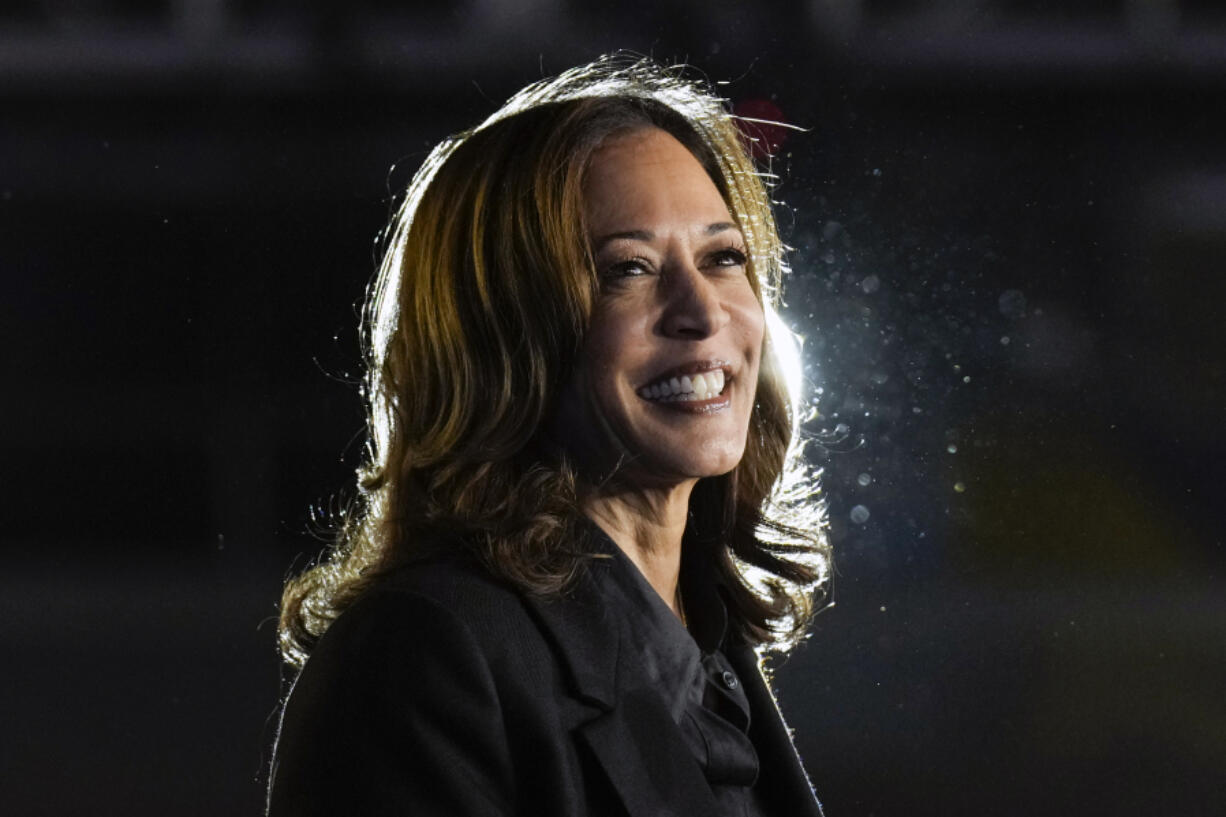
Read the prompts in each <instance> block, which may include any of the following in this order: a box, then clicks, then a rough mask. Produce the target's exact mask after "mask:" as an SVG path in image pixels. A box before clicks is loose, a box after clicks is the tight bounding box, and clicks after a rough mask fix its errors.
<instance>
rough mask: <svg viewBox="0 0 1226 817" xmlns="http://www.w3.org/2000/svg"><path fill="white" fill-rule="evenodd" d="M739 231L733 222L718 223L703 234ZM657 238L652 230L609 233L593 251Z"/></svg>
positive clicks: (708, 226) (708, 227) (594, 243)
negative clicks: (623, 243) (626, 242)
mask: <svg viewBox="0 0 1226 817" xmlns="http://www.w3.org/2000/svg"><path fill="white" fill-rule="evenodd" d="M739 229H740V228H739V227H737V226H736V224H734V223H732V222H731V221H717V222H715V223H714V224H708V225H707V226H706V229H704V230H703V231H702V233H703V235H716V234H718V233H722V232H724V231H725V230H739ZM655 237H656V234H655V233H653V232H652V231H651V230H624V231H622V232H617V233H609V234H608V235H604V236H601V237H600V238H598V239H596V241H594V242H592V250H593V252H600V250H602V249H604V247H605V245H606V244H609V243H610V242H613V241H620V240H623V239H624V240H629V241H644V242H649V241H652V240H654V239H655Z"/></svg>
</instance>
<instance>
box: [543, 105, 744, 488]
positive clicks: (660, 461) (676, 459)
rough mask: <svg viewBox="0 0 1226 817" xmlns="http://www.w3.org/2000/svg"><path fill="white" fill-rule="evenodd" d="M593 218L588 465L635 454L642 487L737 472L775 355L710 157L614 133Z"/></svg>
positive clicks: (575, 403)
mask: <svg viewBox="0 0 1226 817" xmlns="http://www.w3.org/2000/svg"><path fill="white" fill-rule="evenodd" d="M584 215H585V219H586V223H587V228H588V238H589V241H590V245H591V250H592V256H593V259H594V260H595V264H596V272H597V275H598V276H599V280H600V297H599V299H598V301H597V303H596V305H595V309H594V312H593V315H592V320H591V325H590V327H589V329H588V332H587V335H586V340H585V345H584V354H583V359H582V361H581V364H580V367H579V372H578V373H577V376H576V377H575V379H574V380H573V381H572V382H571V383H570V384H569V386H568V387H567V389H566V392H565V393H564V395H563V398H562V406H561V410H560V414H559V418H558V419H559V421H560V422H561V424H562V425H563V426H565V428H564V430H563V436H564V437H565V438H566V439H567V440H568V445H569V446H570V447H571V448H572V449H573V448H575V447H583V448H585V449H586V450H581V451H574V452H573V453H575V454H577V455H578V456H579V458H580V460H581V461H587V462H588V463H589V464H592V463H598V464H600V465H602V466H607V465H608V462H609V460H610V459H611V458H615V457H616V452H611V451H609V450H607V449H608V448H609V444H608V443H607V442H603V443H602V442H600V440H602V439H607V435H601V434H600V433H599V432H598V431H597V423H596V420H595V418H593V416H592V415H593V413H596V414H598V416H599V417H600V418H603V420H604V421H605V422H606V423H607V426H608V430H609V432H611V433H612V434H613V435H614V436H615V438H616V439H617V440H619V441H620V443H621V447H622V448H624V449H625V450H626V451H627V453H628V454H629V455H630V456H629V458H628V460H627V461H626V462H624V463H623V465H622V469H621V471H620V472H619V473H621V474H622V475H623V477H627V478H630V479H631V480H632V481H633V482H635V483H636V484H639V485H651V484H661V485H666V484H677V483H680V482H685V481H692V480H695V479H697V478H700V477H708V476H716V475H719V474H725V473H727V472H728V471H731V470H732V469H733V468H734V467H736V465H737V463H738V462H740V460H741V456H742V455H743V453H744V451H745V441H746V436H747V433H748V428H749V417H750V413H751V411H752V409H753V403H754V395H755V392H756V388H757V382H758V366H759V361H760V358H761V354H762V340H763V332H764V317H763V311H762V305H761V304H760V303H759V302H758V298H757V296H756V295H755V294H754V290H753V288H752V287H751V285H750V282H749V278H748V276H747V266H746V248H745V241H744V238H743V237H742V235H741V233H740V230H739V229H738V228H737V226H736V224H735V223H734V221H733V219H732V216H731V215H730V214H729V212H728V207H727V205H726V204H725V203H724V200H723V197H722V196H721V195H720V193H719V190H718V189H717V188H716V186H715V184H714V182H713V181H712V180H711V178H710V177H709V176H708V175H707V172H706V171H705V170H704V169H703V167H702V165H701V164H700V163H699V162H698V160H697V159H696V158H695V157H694V155H693V154H691V153H690V151H689V150H688V149H686V148H685V147H684V146H683V145H682V144H681V143H680V142H678V141H677V140H676V139H675V138H674V137H673V136H671V135H669V134H668V133H667V132H665V131H663V130H660V129H657V128H650V129H644V130H639V131H634V132H631V133H629V134H625V135H620V136H617V137H614V138H611V139H610V140H608V141H607V142H605V143H604V144H603V145H602V146H601V147H600V149H599V150H597V151H596V152H595V154H594V155H593V157H592V160H591V164H590V166H589V169H588V173H587V176H586V177H585V182H584Z"/></svg>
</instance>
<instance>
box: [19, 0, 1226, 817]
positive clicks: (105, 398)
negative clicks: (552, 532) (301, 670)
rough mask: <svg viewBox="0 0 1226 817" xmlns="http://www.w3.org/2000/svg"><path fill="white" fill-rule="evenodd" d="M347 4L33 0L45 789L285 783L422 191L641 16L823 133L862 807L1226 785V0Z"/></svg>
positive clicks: (812, 310)
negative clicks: (405, 213)
mask: <svg viewBox="0 0 1226 817" xmlns="http://www.w3.org/2000/svg"><path fill="white" fill-rule="evenodd" d="M325 5H326V8H325V7H324V6H319V7H317V6H315V5H313V4H312V5H310V6H309V8H310V9H311V10H307V6H304V5H303V4H297V3H290V2H286V1H285V0H174V1H171V0H132V1H130V2H119V0H109V1H107V0H103V1H102V2H92V3H86V2H76V0H59V1H58V2H57V1H56V0H9V2H7V3H5V4H4V7H3V10H2V11H0V273H2V274H3V281H4V289H3V293H4V294H3V297H2V298H0V310H2V311H0V316H2V320H0V332H2V333H3V336H2V340H3V342H2V344H0V348H2V349H3V351H2V352H0V354H2V355H3V356H4V369H3V371H4V373H5V378H6V380H7V382H8V383H9V386H8V389H7V391H8V393H9V395H10V396H9V398H7V399H6V400H5V401H4V410H3V417H4V422H3V423H0V449H2V456H3V460H4V469H3V473H4V491H3V497H4V503H5V506H6V510H5V512H4V526H3V527H4V529H3V534H2V537H3V546H4V567H3V570H0V656H3V671H2V672H0V678H2V679H3V680H0V724H2V728H3V737H2V738H0V780H3V785H2V786H0V810H2V811H3V812H4V813H5V814H32V815H33V814H37V815H77V814H96V813H111V812H115V813H125V814H129V815H165V814H174V815H197V814H198V815H216V814H256V813H259V812H260V809H261V806H262V797H263V793H262V787H263V785H264V782H265V779H266V767H267V763H268V760H269V746H270V742H271V740H272V738H273V734H274V724H275V713H276V707H277V704H278V698H279V695H280V692H281V683H282V677H281V670H280V669H279V666H278V660H277V656H276V652H275V633H274V626H273V620H274V616H275V612H276V603H277V599H278V595H279V590H280V586H281V582H282V581H283V579H284V577H285V576H286V575H287V574H288V573H290V572H291V571H293V570H296V569H299V568H301V566H302V565H304V564H305V563H306V562H307V561H308V560H309V559H311V558H313V557H314V556H315V555H317V554H318V553H319V551H320V550H321V549H322V548H323V547H324V542H323V540H322V539H321V538H320V536H319V535H318V530H319V522H318V520H319V519H326V517H327V515H328V513H329V509H330V508H335V507H336V506H337V505H338V503H339V501H340V500H339V499H338V497H339V496H341V495H343V492H344V491H345V489H346V487H347V485H348V482H349V477H350V473H351V470H352V468H353V466H354V465H355V464H356V463H357V459H358V456H359V453H360V450H361V432H362V428H361V413H360V405H359V401H358V394H357V388H356V386H355V383H354V381H355V378H356V376H357V374H358V365H357V364H358V345H357V329H356V325H357V319H356V312H357V308H358V305H359V303H360V301H361V298H362V295H363V291H364V288H365V285H366V283H367V281H368V279H369V277H370V274H371V273H372V271H373V269H374V265H375V238H376V235H377V233H378V232H379V230H380V229H381V228H382V226H383V225H384V223H385V221H386V219H387V216H388V212H389V207H390V202H391V199H392V197H393V195H394V194H395V193H396V192H398V191H400V190H401V189H403V187H404V185H405V184H406V183H407V181H408V179H409V178H410V176H411V174H412V172H413V170H414V169H415V168H416V166H417V165H418V163H419V162H420V161H421V160H422V159H423V158H424V156H425V154H426V152H427V151H428V149H429V148H430V147H431V146H432V145H433V144H434V143H435V142H437V141H438V140H439V139H441V138H442V137H443V136H445V135H447V134H449V133H451V132H453V131H456V130H459V129H461V128H464V127H467V126H470V125H472V124H475V123H476V122H477V121H479V120H480V119H482V118H484V117H485V116H486V115H487V114H489V113H490V112H492V111H493V110H494V109H495V107H496V106H497V105H498V104H499V103H501V101H502V100H504V99H505V98H506V97H507V96H508V95H509V94H510V93H512V92H513V91H515V90H516V89H518V88H519V87H520V86H522V85H523V84H525V83H526V82H529V81H531V80H533V79H537V78H540V77H541V76H542V75H551V74H554V73H557V72H558V71H561V70H563V69H565V68H567V67H570V66H572V65H574V64H578V63H580V62H585V61H587V60H590V59H592V58H594V57H596V56H598V55H599V54H601V53H605V52H609V51H612V50H615V49H631V50H634V51H636V52H639V53H643V54H652V55H654V56H656V57H657V58H659V59H661V60H663V61H667V62H676V61H688V62H690V63H691V64H693V65H694V66H696V67H697V68H698V69H701V70H702V71H703V72H705V74H706V75H707V76H708V77H710V79H711V80H712V81H715V82H719V83H721V84H720V85H719V90H720V93H721V94H723V95H725V96H726V97H728V98H729V99H730V100H731V101H732V102H733V103H734V104H735V105H736V106H737V109H738V110H740V111H742V112H745V113H746V114H748V115H755V116H765V117H768V118H771V117H773V118H780V119H782V120H784V121H786V122H788V123H792V124H795V125H799V126H801V127H803V128H804V129H805V130H804V131H803V132H798V131H771V132H769V133H767V134H764V137H765V138H766V140H767V141H771V142H773V143H774V144H775V147H776V150H775V153H776V156H775V159H774V160H773V162H772V163H771V170H773V172H774V173H775V174H777V175H778V176H779V183H778V186H777V189H776V194H777V197H778V198H779V200H780V201H781V202H782V203H781V205H780V209H779V216H780V221H781V224H782V228H783V232H784V234H785V237H786V239H787V241H788V242H789V243H790V244H791V245H792V246H793V247H794V253H793V254H792V265H793V272H792V274H791V279H790V281H789V283H788V290H787V310H786V314H787V317H788V319H789V320H790V321H791V323H792V325H794V326H795V327H796V329H797V331H799V332H800V333H801V334H803V335H804V336H805V337H806V353H807V358H806V359H807V362H808V372H807V374H808V376H809V378H810V381H811V388H812V390H813V394H814V396H815V400H816V406H817V409H818V410H819V412H820V416H819V417H817V418H816V419H815V420H814V421H813V422H811V423H810V424H809V425H808V427H807V428H808V431H809V432H810V435H811V439H810V442H809V443H808V451H809V454H810V456H812V457H813V458H814V459H815V461H818V462H820V463H821V464H822V465H823V467H824V468H825V477H824V479H825V483H824V485H825V490H826V494H827V498H828V501H829V510H830V529H831V535H832V538H833V541H834V547H835V554H836V568H837V576H836V579H835V589H834V596H835V600H836V604H835V606H834V607H832V608H830V609H828V610H826V611H825V612H823V613H822V614H821V615H820V616H819V618H818V620H817V624H816V627H815V631H814V634H813V636H812V638H811V639H810V640H809V642H808V643H806V644H805V645H803V646H802V647H800V648H799V649H798V650H796V651H795V652H794V653H793V654H792V655H791V656H790V657H789V658H788V659H787V661H786V662H775V665H776V667H777V670H776V678H777V682H778V686H779V693H780V698H781V704H782V707H783V709H784V711H785V713H786V715H787V716H788V719H789V722H790V724H791V725H792V726H793V727H794V729H795V732H796V742H797V746H798V748H799V749H800V752H801V754H802V756H803V757H804V759H805V762H806V765H807V766H808V769H809V771H810V773H811V776H812V778H813V782H814V784H815V786H816V788H817V791H818V793H819V795H820V796H821V798H822V799H823V801H824V802H825V805H826V808H827V813H828V815H829V817H852V815H855V817H863V816H865V815H878V816H879V817H881V816H884V815H908V817H917V816H918V815H942V816H943V817H949V816H950V815H982V814H985V813H986V814H994V815H1023V814H1025V815H1033V814H1053V815H1064V814H1078V815H1094V814H1111V815H1141V814H1145V815H1152V814H1180V815H1201V814H1204V815H1209V814H1214V815H1217V814H1221V813H1223V809H1224V808H1226V790H1224V789H1226V783H1224V782H1223V781H1224V775H1223V771H1222V770H1223V769H1226V695H1224V693H1226V579H1224V577H1223V568H1224V567H1226V548H1224V547H1223V529H1224V527H1226V525H1224V523H1226V510H1224V509H1223V504H1224V503H1223V501H1222V499H1221V497H1220V494H1221V492H1222V490H1223V488H1224V487H1226V468H1224V467H1223V457H1224V456H1226V433H1224V432H1223V429H1222V426H1223V424H1224V423H1226V374H1224V370H1226V363H1224V357H1226V355H1223V348H1224V345H1226V344H1224V341H1226V338H1224V334H1226V333H1223V331H1222V324H1223V317H1222V308H1223V304H1226V274H1224V273H1226V269H1223V260H1222V259H1223V258H1224V257H1226V138H1224V137H1226V132H1224V130H1223V124H1224V123H1226V119H1224V118H1223V116H1222V114H1221V113H1220V111H1221V108H1222V105H1223V102H1226V10H1222V9H1221V6H1220V4H1219V3H1216V2H1210V0H1064V1H1063V2H1059V3H1057V2H1030V3H1027V2H1019V1H1018V0H996V1H995V2H991V1H990V0H983V1H982V2H980V1H978V0H809V2H796V3H784V2H762V3H758V4H755V5H753V6H752V7H751V6H750V5H749V4H744V3H734V2H719V1H718V0H715V1H713V0H708V2H704V3H697V2H689V0H659V2H655V3H651V4H646V3H622V4H618V5H617V7H616V8H610V9H601V8H599V7H595V6H591V5H589V4H587V3H579V2H573V1H572V2H568V1H567V0H531V1H530V2H521V3H514V2H507V0H470V1H469V2H459V3H454V4H436V3H420V2H405V3H395V2H390V0H355V2H350V3H347V4H343V5H342V4H325Z"/></svg>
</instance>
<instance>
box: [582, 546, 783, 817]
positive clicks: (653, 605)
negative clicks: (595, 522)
mask: <svg viewBox="0 0 1226 817" xmlns="http://www.w3.org/2000/svg"><path fill="white" fill-rule="evenodd" d="M593 527H595V526H593ZM592 542H593V548H594V550H595V551H596V552H597V553H599V554H601V555H603V556H604V557H605V558H608V559H609V561H610V567H611V569H609V570H596V571H593V573H594V574H595V576H596V585H597V587H598V588H599V590H600V592H601V593H602V594H603V595H604V597H605V599H606V601H607V603H608V607H609V609H611V610H613V611H615V615H616V616H617V619H618V625H619V626H620V627H622V628H623V630H624V633H625V635H626V636H628V638H627V641H628V643H631V644H634V645H636V646H637V647H638V657H639V659H640V661H641V662H642V665H643V670H644V674H645V675H646V677H647V679H648V680H649V682H650V683H651V685H652V686H653V687H655V688H656V689H657V690H658V691H659V693H660V695H661V696H663V698H664V701H665V704H666V705H667V706H668V708H669V711H670V712H671V714H672V716H673V720H674V721H675V722H676V723H677V726H678V728H679V729H680V730H681V733H682V735H683V736H684V737H685V741H686V744H687V745H688V746H689V748H690V752H691V754H692V755H693V756H694V760H695V762H696V763H697V764H698V765H699V767H700V768H701V769H702V771H703V773H704V775H705V776H706V778H707V782H708V783H709V784H710V785H711V791H712V793H713V794H714V795H715V799H716V800H717V801H718V802H719V805H720V811H719V815H718V817H765V813H764V812H763V810H762V808H761V804H760V802H759V799H758V797H757V796H756V792H755V791H754V788H753V786H754V783H755V782H756V781H757V778H758V753H757V751H756V750H755V749H754V746H753V743H751V742H750V740H749V737H748V734H747V733H748V730H749V702H748V700H747V699H746V697H745V693H744V691H743V689H742V688H741V682H740V679H739V678H738V677H737V675H736V673H735V672H734V671H733V669H732V666H731V665H730V664H729V663H728V661H727V659H726V658H725V657H724V655H723V653H722V652H721V651H720V649H721V648H722V647H723V646H724V641H725V638H726V637H727V629H728V612H727V608H726V606H725V605H724V601H723V599H722V598H721V597H720V594H719V591H718V588H717V587H716V586H715V584H714V582H713V581H708V582H705V583H699V584H698V585H696V587H695V589H693V591H692V593H691V596H687V597H685V598H684V599H683V600H682V603H683V604H684V606H685V612H686V617H687V619H688V622H689V627H690V629H688V630H687V629H686V626H685V625H683V624H682V623H681V621H680V619H678V618H677V616H676V615H675V614H674V613H673V611H672V610H671V609H670V608H669V607H668V605H667V604H665V603H664V600H663V599H662V598H660V594H659V593H657V592H656V591H655V589H654V588H653V587H652V586H651V585H650V584H649V583H648V581H647V579H646V578H645V577H644V576H643V574H642V573H641V572H640V571H639V569H638V567H637V566H636V565H635V564H634V562H633V561H631V560H630V557H628V556H627V555H626V554H625V553H624V552H623V551H622V549H621V548H619V547H618V546H617V545H616V543H614V542H613V541H612V540H611V539H610V538H609V537H608V536H607V535H606V534H604V532H603V531H600V530H599V529H596V530H595V531H593V536H592Z"/></svg>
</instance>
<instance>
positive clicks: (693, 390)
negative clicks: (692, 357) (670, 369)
mask: <svg viewBox="0 0 1226 817" xmlns="http://www.w3.org/2000/svg"><path fill="white" fill-rule="evenodd" d="M724 383H725V378H724V371H723V369H713V370H711V371H709V372H704V373H703V374H695V375H684V376H682V377H673V378H669V379H668V380H661V381H660V382H658V383H652V384H651V385H650V386H643V387H642V388H641V389H639V396H640V397H643V398H645V399H647V400H664V401H668V402H672V401H677V400H706V399H707V398H710V397H715V396H716V395H719V394H722V393H723V391H724Z"/></svg>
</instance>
